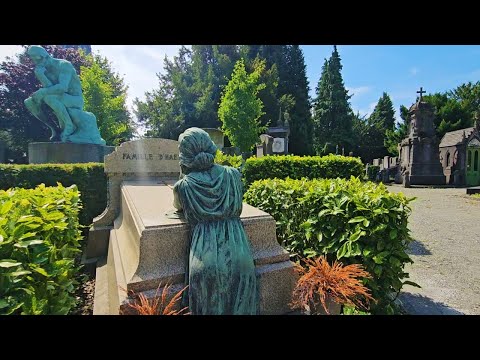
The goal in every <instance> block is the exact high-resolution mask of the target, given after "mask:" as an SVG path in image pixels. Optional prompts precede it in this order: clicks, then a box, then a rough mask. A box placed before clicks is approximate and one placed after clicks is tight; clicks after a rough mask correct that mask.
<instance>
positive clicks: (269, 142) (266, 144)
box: [260, 134, 274, 156]
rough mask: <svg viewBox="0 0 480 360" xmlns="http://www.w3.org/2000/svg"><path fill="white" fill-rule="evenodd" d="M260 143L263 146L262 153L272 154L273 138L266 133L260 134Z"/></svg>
mask: <svg viewBox="0 0 480 360" xmlns="http://www.w3.org/2000/svg"><path fill="white" fill-rule="evenodd" d="M260 141H261V145H262V147H263V150H262V153H263V155H264V156H265V155H273V141H274V138H273V137H272V136H270V135H267V134H262V135H260Z"/></svg>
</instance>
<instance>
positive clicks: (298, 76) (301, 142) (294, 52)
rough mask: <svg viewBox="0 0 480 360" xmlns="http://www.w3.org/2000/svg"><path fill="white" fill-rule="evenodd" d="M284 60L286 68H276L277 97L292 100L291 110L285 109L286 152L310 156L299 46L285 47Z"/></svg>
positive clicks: (310, 130)
mask: <svg viewBox="0 0 480 360" xmlns="http://www.w3.org/2000/svg"><path fill="white" fill-rule="evenodd" d="M284 59H285V60H286V61H285V62H286V64H285V65H286V66H284V67H282V66H280V65H279V67H278V69H279V77H280V81H279V86H278V87H279V96H282V95H291V96H292V97H293V100H294V104H293V106H292V108H291V109H285V110H287V111H288V113H289V115H290V119H289V123H290V137H289V142H288V148H289V149H288V151H289V152H291V153H294V154H296V155H310V154H312V153H313V123H312V116H311V113H310V99H309V96H308V80H307V73H306V65H305V59H304V57H303V52H302V50H301V49H300V46H298V45H292V46H288V47H286V48H285V56H284ZM284 69H285V71H284Z"/></svg>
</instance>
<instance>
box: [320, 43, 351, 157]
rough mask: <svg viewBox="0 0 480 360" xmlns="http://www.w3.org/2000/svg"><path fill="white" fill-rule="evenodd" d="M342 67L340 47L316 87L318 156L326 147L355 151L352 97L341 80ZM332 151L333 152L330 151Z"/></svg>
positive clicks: (323, 70) (326, 66) (335, 50)
mask: <svg viewBox="0 0 480 360" xmlns="http://www.w3.org/2000/svg"><path fill="white" fill-rule="evenodd" d="M341 71H342V64H341V59H340V55H339V54H338V51H337V47H336V46H334V47H333V52H332V56H331V57H330V59H329V60H328V61H327V60H325V62H324V64H323V67H322V75H321V77H320V81H319V83H318V86H317V89H316V91H317V98H316V100H315V103H314V118H313V119H314V137H315V139H314V147H315V150H316V152H317V153H320V152H322V149H324V148H325V145H327V144H331V145H332V146H336V145H338V146H339V147H345V150H346V151H349V150H351V149H352V145H353V144H352V121H353V113H352V109H351V107H350V104H349V102H348V100H349V99H350V98H351V96H350V95H348V91H347V90H346V89H345V85H344V83H343V78H342V74H341ZM330 151H331V150H330Z"/></svg>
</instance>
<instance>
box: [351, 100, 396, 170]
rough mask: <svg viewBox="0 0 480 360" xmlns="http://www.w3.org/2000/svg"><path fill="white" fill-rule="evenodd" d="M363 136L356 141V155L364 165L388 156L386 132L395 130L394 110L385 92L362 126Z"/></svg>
mask: <svg viewBox="0 0 480 360" xmlns="http://www.w3.org/2000/svg"><path fill="white" fill-rule="evenodd" d="M363 127H364V128H363V129H362V131H363V136H362V137H361V138H360V139H357V149H358V150H357V153H358V154H359V155H360V157H361V158H362V160H363V161H364V162H366V163H369V162H371V161H372V160H373V159H376V158H383V157H384V156H386V155H388V154H389V151H388V149H387V147H386V145H385V140H386V133H387V131H389V130H390V131H394V130H395V110H394V109H393V103H392V100H391V99H390V96H388V94H387V93H386V92H384V93H383V94H382V96H381V97H380V99H379V100H378V103H377V105H376V106H375V109H374V110H373V112H372V114H371V115H370V116H369V118H368V120H367V121H366V123H364V124H363Z"/></svg>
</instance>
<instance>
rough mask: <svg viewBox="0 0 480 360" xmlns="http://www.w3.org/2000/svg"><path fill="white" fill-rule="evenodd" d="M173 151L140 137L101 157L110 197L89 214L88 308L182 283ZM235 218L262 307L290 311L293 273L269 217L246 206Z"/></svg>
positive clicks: (183, 234)
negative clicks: (91, 270)
mask: <svg viewBox="0 0 480 360" xmlns="http://www.w3.org/2000/svg"><path fill="white" fill-rule="evenodd" d="M178 154H179V150H178V142H177V141H173V140H166V139H143V140H138V141H131V142H128V143H124V144H122V145H121V146H119V147H117V149H116V151H115V152H113V153H112V154H110V155H108V156H107V157H106V158H105V172H106V173H107V175H108V179H109V181H108V183H109V185H108V191H109V202H108V205H107V209H106V210H105V211H104V212H103V213H102V214H101V215H100V216H99V217H97V218H95V219H94V224H93V227H92V229H91V231H90V238H89V243H88V246H87V252H89V253H88V256H87V257H89V258H92V257H97V258H98V257H100V259H99V261H98V262H97V275H96V285H95V300H94V314H119V313H120V312H122V311H126V310H127V309H128V304H129V303H130V302H131V301H132V298H131V297H129V296H128V295H127V292H126V291H134V292H135V293H137V294H139V293H142V294H144V295H145V296H146V297H147V298H153V297H155V296H156V294H161V292H162V289H160V291H159V292H158V293H157V289H158V287H163V286H164V285H165V284H167V283H168V284H171V285H172V286H171V291H172V292H176V291H179V290H180V289H181V288H183V286H184V280H185V269H186V267H187V261H188V251H189V237H190V227H189V225H188V223H187V222H186V221H185V219H183V218H181V217H179V216H176V215H175V213H174V207H173V190H172V187H173V185H174V184H175V182H176V181H177V180H178V178H179V173H180V167H179V161H178ZM241 220H242V223H243V225H244V227H245V231H246V233H247V234H248V237H249V239H250V244H251V248H252V253H253V258H254V262H255V266H256V274H257V279H258V284H259V285H258V286H259V296H260V312H261V313H262V314H283V313H287V312H289V306H288V304H289V302H290V301H291V295H292V291H293V288H294V286H295V280H296V276H295V273H294V270H293V263H292V262H291V261H290V260H289V258H290V256H289V254H288V252H286V251H285V250H284V249H283V248H282V247H281V246H280V245H279V244H278V242H277V238H276V224H275V220H274V219H273V218H272V217H271V216H270V215H269V214H267V213H265V212H263V211H261V210H259V209H256V208H254V207H252V206H249V205H247V204H243V212H242V215H241ZM105 255H106V258H105ZM123 289H125V290H126V291H125V290H123Z"/></svg>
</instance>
